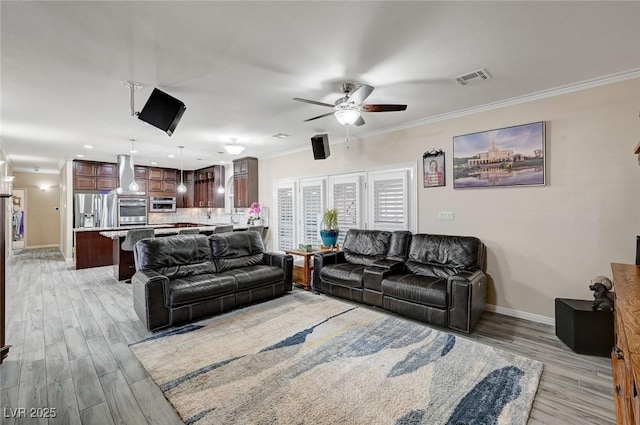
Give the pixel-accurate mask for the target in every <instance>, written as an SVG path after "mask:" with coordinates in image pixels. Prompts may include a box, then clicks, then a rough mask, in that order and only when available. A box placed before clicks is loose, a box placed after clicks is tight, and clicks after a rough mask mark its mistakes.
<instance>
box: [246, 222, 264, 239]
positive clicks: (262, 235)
mask: <svg viewBox="0 0 640 425" xmlns="http://www.w3.org/2000/svg"><path fill="white" fill-rule="evenodd" d="M247 230H254V231H256V232H258V233H260V238H261V239H262V240H263V241H264V226H262V225H260V226H254V225H251V226H249V227H248V228H247Z"/></svg>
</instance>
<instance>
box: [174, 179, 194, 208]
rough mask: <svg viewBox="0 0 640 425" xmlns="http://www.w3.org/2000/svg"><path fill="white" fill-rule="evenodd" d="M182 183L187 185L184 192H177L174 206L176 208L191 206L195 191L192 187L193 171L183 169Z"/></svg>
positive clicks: (192, 205)
mask: <svg viewBox="0 0 640 425" xmlns="http://www.w3.org/2000/svg"><path fill="white" fill-rule="evenodd" d="M183 179H184V180H183V182H184V185H185V186H186V187H187V191H186V192H185V193H178V194H177V196H176V206H177V207H178V208H193V207H194V206H195V205H194V202H195V193H194V190H193V189H194V188H193V171H185V172H184V175H183Z"/></svg>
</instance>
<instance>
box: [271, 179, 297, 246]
mask: <svg viewBox="0 0 640 425" xmlns="http://www.w3.org/2000/svg"><path fill="white" fill-rule="evenodd" d="M294 195H295V185H294V184H293V183H288V184H282V185H278V186H276V188H275V198H276V199H275V200H276V211H275V214H274V217H275V218H276V220H277V229H276V232H275V233H276V241H275V242H276V249H277V250H279V251H284V250H285V249H292V248H296V247H297V245H296V243H295V242H296V234H295V225H296V223H295V198H294Z"/></svg>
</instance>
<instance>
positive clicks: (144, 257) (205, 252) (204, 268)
mask: <svg viewBox="0 0 640 425" xmlns="http://www.w3.org/2000/svg"><path fill="white" fill-rule="evenodd" d="M135 260H136V270H144V269H151V270H155V271H157V272H158V273H161V274H163V275H165V276H167V277H168V278H169V279H176V278H181V277H187V276H193V275H196V274H202V273H214V272H215V271H216V269H215V265H214V263H212V262H211V250H210V248H209V241H208V240H207V237H206V236H204V235H178V236H165V237H157V238H150V239H143V240H141V241H138V243H136V245H135Z"/></svg>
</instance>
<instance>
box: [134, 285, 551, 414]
mask: <svg viewBox="0 0 640 425" xmlns="http://www.w3.org/2000/svg"><path fill="white" fill-rule="evenodd" d="M131 349H132V351H133V352H134V353H135V355H136V356H137V357H138V359H140V361H141V362H142V364H143V365H144V367H145V368H146V369H147V371H148V372H149V374H150V375H151V377H152V378H153V379H154V381H155V382H156V383H157V384H158V385H159V386H160V388H161V389H162V391H163V393H164V395H165V397H166V398H167V399H168V400H169V401H170V402H171V403H172V404H173V406H174V407H175V408H176V410H177V411H178V413H179V414H180V416H181V417H182V419H183V420H184V421H185V423H186V424H194V425H204V424H215V425H226V424H252V425H253V424H285V425H289V424H313V425H318V424H327V425H329V424H330V425H335V424H349V425H357V424H363V425H376V424H396V425H409V424H424V425H437V424H466V425H469V424H478V425H488V424H525V423H526V422H527V419H528V417H529V412H530V410H531V405H532V403H533V399H534V396H535V394H536V390H537V388H538V382H539V380H540V374H541V373H542V364H541V363H540V362H537V361H534V360H531V359H527V358H525V357H522V356H519V355H516V354H513V353H509V352H506V351H503V350H499V349H495V348H491V347H488V346H485V345H482V344H479V343H477V342H473V341H471V340H468V339H466V338H464V337H461V336H456V335H452V334H448V333H445V332H442V331H438V330H434V329H431V328H429V327H428V326H426V325H422V324H419V323H415V322H412V321H409V320H406V319H402V318H399V317H395V316H391V315H388V314H385V313H382V312H379V311H375V310H372V309H369V308H367V307H364V306H356V305H354V304H351V303H347V302H343V301H340V300H336V299H332V298H329V297H326V296H323V295H314V294H311V293H308V292H303V291H294V292H293V293H292V294H291V295H287V296H284V297H281V298H278V299H275V300H272V301H268V302H265V303H261V304H258V305H254V306H250V307H247V308H244V309H240V310H236V311H233V312H230V313H227V314H223V315H220V316H217V317H214V318H212V319H209V320H207V321H205V322H199V323H197V324H193V325H187V326H184V327H181V328H176V329H172V330H170V331H167V332H163V333H160V334H156V335H154V336H153V337H150V338H147V339H145V340H143V341H140V342H138V343H135V344H133V345H132V346H131Z"/></svg>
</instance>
